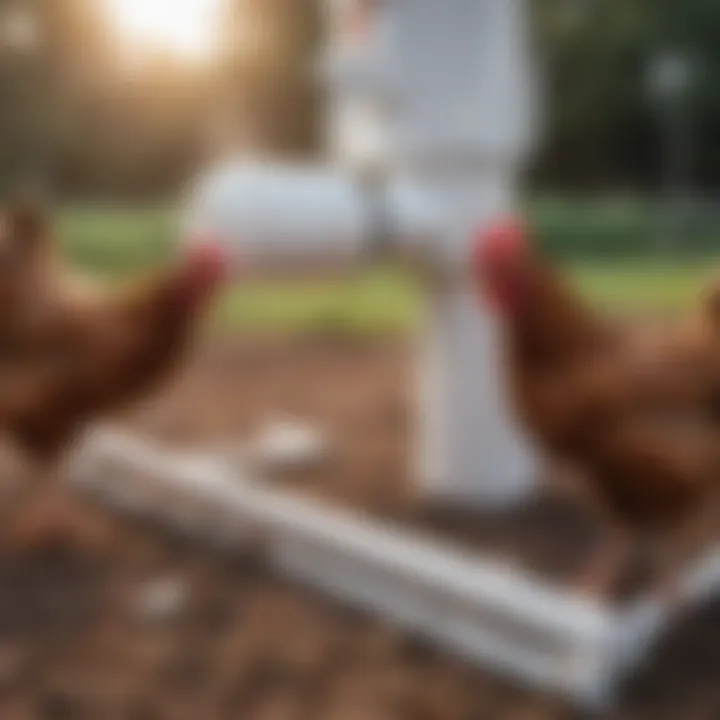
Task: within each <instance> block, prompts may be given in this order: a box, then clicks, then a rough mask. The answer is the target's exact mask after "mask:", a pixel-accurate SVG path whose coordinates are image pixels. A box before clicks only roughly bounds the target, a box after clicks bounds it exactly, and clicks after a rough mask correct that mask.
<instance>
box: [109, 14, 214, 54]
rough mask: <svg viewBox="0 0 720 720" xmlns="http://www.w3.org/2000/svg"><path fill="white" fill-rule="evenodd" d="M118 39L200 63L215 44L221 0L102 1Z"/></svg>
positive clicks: (210, 52)
mask: <svg viewBox="0 0 720 720" xmlns="http://www.w3.org/2000/svg"><path fill="white" fill-rule="evenodd" d="M102 2H103V3H104V4H105V6H106V9H107V14H108V19H109V21H110V23H111V24H112V26H113V27H114V28H115V29H116V31H117V32H118V34H119V35H120V37H121V38H122V39H123V40H124V41H126V42H128V43H132V44H133V46H135V47H136V48H137V47H138V46H142V45H144V46H155V47H158V48H162V49H164V50H170V51H173V52H176V53H178V54H181V55H185V56H188V57H191V58H194V59H198V60H201V59H203V58H205V57H208V56H210V55H212V53H213V51H214V49H215V45H216V42H217V38H216V34H217V31H218V29H219V13H220V7H221V2H222V0H102Z"/></svg>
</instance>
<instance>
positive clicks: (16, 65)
mask: <svg viewBox="0 0 720 720" xmlns="http://www.w3.org/2000/svg"><path fill="white" fill-rule="evenodd" d="M178 1H180V0H178ZM148 2H152V0H148ZM223 2H224V3H225V13H226V14H225V17H224V18H223V22H222V23H221V30H220V36H219V42H220V43H221V45H222V48H223V52H222V53H221V54H220V61H219V63H217V64H216V65H213V64H212V63H210V64H205V65H202V64H196V65H193V64H192V63H188V62H185V61H183V59H182V58H180V57H177V56H173V55H171V54H168V53H164V54H163V53H159V52H153V51H151V50H150V49H148V50H147V51H145V52H143V53H141V54H140V55H137V56H136V57H135V60H134V61H133V62H129V60H128V56H127V54H123V52H122V48H121V47H120V46H119V42H118V40H117V38H116V35H115V34H114V33H113V32H112V28H110V27H109V21H108V18H107V17H106V15H105V13H104V12H103V10H102V3H101V2H99V0H0V190H2V189H3V188H5V187H7V186H9V185H12V184H15V183H17V182H18V181H21V180H24V179H27V178H29V177H30V178H32V177H34V176H36V175H38V174H40V175H42V176H49V177H50V178H51V179H52V180H53V181H54V184H55V187H56V188H58V189H59V190H61V191H63V192H64V193H65V194H83V195H87V194H90V193H92V194H96V195H125V196H129V195H133V196H138V197H143V196H158V195H162V194H167V193H172V192H174V191H175V190H176V189H177V188H178V186H179V185H180V183H181V182H182V181H183V180H184V178H185V177H187V175H188V173H189V172H190V170H191V169H192V167H193V166H194V165H195V164H196V163H198V162H199V161H200V160H201V159H202V156H203V153H204V151H205V140H206V136H207V131H208V130H209V129H211V128H212V125H213V122H214V121H215V120H216V119H217V117H218V113H220V114H221V116H222V117H224V118H225V119H226V121H227V123H226V127H225V129H226V130H229V134H230V135H232V136H236V137H237V138H241V139H245V140H246V141H248V142H252V143H254V144H255V145H257V146H261V147H262V148H263V149H264V150H266V151H274V152H280V153H285V154H288V153H290V154H310V153H313V152H315V151H316V150H317V149H318V148H319V146H320V142H321V130H322V114H323V97H322V90H321V88H319V87H318V84H317V83H316V81H315V75H314V73H313V61H314V58H315V57H316V53H317V50H318V48H319V46H320V43H321V37H322V32H323V28H322V17H321V9H322V3H323V0H223ZM532 6H533V8H534V10H535V17H536V19H537V29H538V37H539V39H540V48H541V57H542V58H543V64H544V66H545V67H546V71H547V72H546V75H547V91H548V102H547V107H548V108H549V109H550V111H551V116H550V118H549V120H550V122H549V126H548V132H547V133H546V136H545V138H546V142H545V143H544V147H543V152H542V154H541V156H540V157H539V158H538V163H537V173H536V175H537V180H538V181H539V182H541V183H544V184H552V185H553V186H556V187H557V186H560V187H565V188H582V187H597V186H612V187H614V188H616V187H617V186H618V184H622V185H627V186H630V187H644V188H650V187H653V186H655V185H656V184H657V183H658V181H659V178H660V176H661V167H660V157H661V153H660V147H659V136H658V135H659V125H660V124H659V122H658V117H657V114H658V110H657V107H656V105H654V104H653V102H652V100H651V97H650V95H649V93H648V88H647V82H646V77H647V67H648V62H649V61H650V58H652V57H653V56H654V55H656V54H657V53H658V52H659V51H661V50H667V49H678V48H679V49H682V50H683V51H685V52H686V53H688V54H689V55H690V56H691V57H693V58H694V59H695V61H696V65H697V74H696V81H695V84H694V87H693V92H692V94H691V95H690V96H688V98H687V102H688V103H689V104H691V117H692V118H693V128H692V129H693V144H694V147H695V159H696V164H695V166H694V167H693V168H692V171H693V175H694V178H695V179H696V181H697V182H699V183H702V184H703V185H704V186H706V187H712V186H714V185H715V184H717V183H718V181H720V146H718V145H717V144H716V143H715V142H714V134H715V131H716V128H717V127H719V126H720V2H717V0H683V1H682V2H679V1H678V0H535V2H534V3H532Z"/></svg>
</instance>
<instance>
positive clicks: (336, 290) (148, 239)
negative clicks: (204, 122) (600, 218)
mask: <svg viewBox="0 0 720 720" xmlns="http://www.w3.org/2000/svg"><path fill="white" fill-rule="evenodd" d="M573 222H577V217H576V216H573ZM176 228H177V217H176V213H175V212H174V211H173V210H172V209H157V208H145V209H143V208H133V209H131V210H128V209H126V208H120V207H118V208H114V209H113V208H102V209H93V208H77V207H76V208H71V209H67V210H65V211H63V212H62V213H61V217H60V233H59V234H60V237H61V239H62V242H63V245H64V248H65V249H66V251H67V254H68V256H69V257H70V258H71V260H72V261H73V262H74V263H75V264H78V265H81V266H83V267H85V268H88V269H90V270H92V271H93V272H96V273H101V274H106V275H112V276H117V275H125V274H131V273H133V272H134V271H139V270H141V269H145V268H147V267H150V266H153V265H158V264H161V263H162V262H163V261H164V260H165V259H166V258H167V257H168V256H169V254H170V253H171V252H172V249H173V242H174V238H175V237H176V236H177V230H176ZM564 265H565V267H566V269H567V270H568V272H569V273H570V274H571V276H572V278H573V279H574V280H575V281H576V282H577V284H578V286H579V288H580V289H581V290H582V291H583V292H585V293H586V294H587V296H588V297H589V298H590V299H592V300H593V301H594V302H597V303H598V304H599V305H601V306H603V307H607V308H609V309H611V310H612V311H616V312H620V313H631V314H635V313H638V312H649V313H655V314H656V313H671V312H675V311H679V310H682V309H684V308H687V307H689V305H690V304H691V303H692V302H693V300H694V298H695V297H696V296H697V293H698V290H699V289H700V287H701V286H702V283H703V282H704V281H705V280H706V279H707V277H708V276H709V275H711V274H712V270H713V266H714V265H717V267H718V268H720V255H718V257H717V258H716V260H713V258H712V257H711V256H709V255H708V256H705V257H703V258H698V257H694V258H693V259H692V260H686V261H684V262H680V263H677V264H675V265H673V264H671V263H669V262H664V263H663V262H660V261H657V260H655V261H641V260H637V259H629V258H628V259H625V260H621V261H615V262H610V261H607V260H603V261H596V262H589V261H586V260H585V261H578V260H572V261H568V260H566V261H565V262H564ZM419 307H420V293H419V292H418V290H417V288H416V287H415V286H414V284H413V283H412V282H411V281H410V279H409V278H407V277H404V276H403V275H402V274H400V273H398V272H395V271H393V270H388V269H383V270H379V271H377V272H375V273H372V274H370V275H368V276H366V277H363V278H360V279H358V280H356V281H353V282H350V283H343V284H327V285H322V286H314V287H307V286H303V287H298V286H296V287H293V286H291V285H274V286H264V287H263V286H247V287H243V288H236V289H234V290H232V291H231V292H229V293H228V294H227V296H226V297H225V298H224V299H223V301H222V302H221V303H220V306H219V309H218V313H217V319H218V321H219V323H221V325H222V326H223V327H243V328H272V329H292V330H318V331H328V332H345V331H363V332H364V331H394V330H398V329H405V328H409V327H412V326H413V324H414V323H415V322H416V321H417V317H418V314H419V313H418V310H419Z"/></svg>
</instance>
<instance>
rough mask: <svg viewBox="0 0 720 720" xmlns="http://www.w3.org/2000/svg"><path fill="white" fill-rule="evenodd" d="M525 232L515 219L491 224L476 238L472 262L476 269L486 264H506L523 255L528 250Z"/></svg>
mask: <svg viewBox="0 0 720 720" xmlns="http://www.w3.org/2000/svg"><path fill="white" fill-rule="evenodd" d="M528 246H529V243H528V237H527V231H526V230H525V226H524V224H523V223H522V221H521V220H520V219H518V218H515V217H508V218H501V219H499V220H496V221H494V222H492V223H491V224H490V225H488V226H487V227H485V228H484V229H483V230H481V231H480V232H479V233H478V234H477V236H476V242H475V248H474V258H473V260H474V262H475V264H476V267H478V266H483V265H485V264H486V263H488V262H498V261H500V262H507V261H512V260H514V259H517V258H519V257H522V256H523V255H525V253H526V251H527V249H528Z"/></svg>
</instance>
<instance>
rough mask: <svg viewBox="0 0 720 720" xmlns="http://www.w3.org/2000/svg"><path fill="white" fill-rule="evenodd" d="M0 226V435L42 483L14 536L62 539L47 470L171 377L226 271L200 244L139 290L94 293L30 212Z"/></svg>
mask: <svg viewBox="0 0 720 720" xmlns="http://www.w3.org/2000/svg"><path fill="white" fill-rule="evenodd" d="M3 220H4V222H3V224H2V226H0V430H2V431H4V432H5V433H6V434H7V435H9V436H10V437H11V438H12V439H13V440H14V441H15V442H16V443H17V444H18V445H19V446H20V448H21V449H22V450H23V451H24V452H25V453H26V454H27V455H28V457H29V458H30V459H32V460H33V461H34V462H35V463H37V465H38V466H39V469H40V471H41V472H40V474H39V477H45V478H46V481H45V483H44V485H45V487H44V488H43V489H42V490H41V491H40V493H39V495H38V499H37V502H36V511H35V512H31V513H30V519H26V520H25V521H24V522H23V523H22V524H23V528H24V531H23V532H21V533H20V535H22V536H32V535H33V534H34V533H35V531H37V532H38V533H42V532H43V527H45V528H46V529H48V530H49V526H50V525H55V526H58V527H59V526H62V527H64V528H67V525H68V524H69V523H70V521H71V518H70V517H69V515H67V514H66V515H65V516H63V512H61V510H60V507H59V503H60V500H59V498H60V494H59V493H58V491H57V490H55V489H54V486H55V485H56V483H52V482H51V476H52V475H53V470H54V469H56V468H57V467H58V466H59V463H60V462H61V461H62V459H63V456H64V453H65V452H66V451H67V450H68V449H69V448H70V447H71V446H72V444H73V442H74V441H75V440H76V439H77V438H78V437H79V435H80V433H81V432H82V430H83V429H84V428H86V427H87V425H88V424H89V423H91V422H93V421H95V420H97V419H98V418H100V417H101V416H103V415H105V414H107V413H110V412H113V411H115V410H117V409H119V408H120V407H121V406H123V405H125V404H127V403H131V402H133V401H135V400H138V399H140V398H141V397H143V396H144V395H146V394H147V393H149V392H150V391H152V390H153V389H155V388H156V386H157V385H158V384H159V383H160V382H161V381H163V380H165V379H166V378H168V377H169V376H170V375H171V374H172V371H173V370H174V369H175V368H176V367H177V366H178V364H179V362H180V360H181V359H182V357H183V355H184V351H185V350H186V349H187V347H188V345H189V341H190V339H191V337H192V335H193V333H192V330H193V328H194V326H195V325H196V320H198V318H199V317H200V314H201V310H202V309H203V308H204V307H205V305H206V303H207V301H208V300H209V299H210V297H211V295H212V293H213V291H214V290H215V289H216V287H217V286H218V284H219V282H220V281H221V279H222V277H223V275H224V270H225V259H224V257H223V255H222V252H221V251H220V250H219V249H218V248H217V247H215V246H214V245H212V244H209V243H208V244H205V245H200V246H198V247H197V248H196V249H195V250H193V251H192V252H191V253H190V254H189V256H188V257H186V258H185V259H183V260H182V261H181V262H180V263H179V264H178V265H177V267H173V268H171V269H167V270H164V271H162V272H159V273H156V274H155V275H154V276H152V277H149V278H146V279H144V280H143V281H141V282H135V283H132V284H129V285H124V286H120V287H115V288H108V287H94V286H92V285H91V284H90V283H89V282H87V281H83V280H82V279H81V278H79V277H75V276H74V275H73V274H72V273H71V272H70V271H69V269H68V268H66V267H64V266H63V265H62V263H61V262H60V261H59V259H58V258H57V257H56V256H55V243H54V241H53V238H52V236H51V228H50V227H49V225H48V223H47V221H46V219H45V216H44V214H43V212H42V211H41V209H40V208H39V207H38V206H36V205H35V204H33V203H31V202H30V203H28V202H18V203H16V204H14V205H13V206H12V207H10V208H8V209H7V210H6V212H5V213H4V215H3ZM36 495H37V493H36ZM41 518H42V520H41ZM31 529H32V531H31ZM56 529H57V527H56V528H53V530H56Z"/></svg>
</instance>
